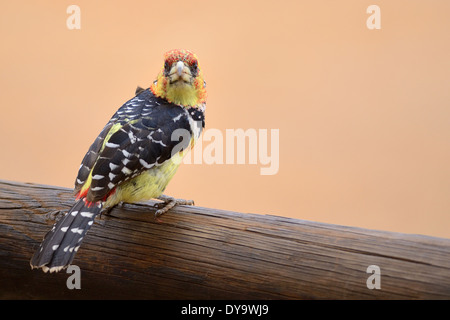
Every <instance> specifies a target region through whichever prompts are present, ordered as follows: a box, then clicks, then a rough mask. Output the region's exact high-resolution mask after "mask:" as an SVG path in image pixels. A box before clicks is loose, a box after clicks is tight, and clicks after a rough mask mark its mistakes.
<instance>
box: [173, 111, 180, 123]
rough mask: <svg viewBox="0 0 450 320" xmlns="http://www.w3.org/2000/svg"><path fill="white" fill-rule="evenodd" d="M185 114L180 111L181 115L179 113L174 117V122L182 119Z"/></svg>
mask: <svg viewBox="0 0 450 320" xmlns="http://www.w3.org/2000/svg"><path fill="white" fill-rule="evenodd" d="M182 116H183V114H182V113H180V114H179V115H177V116H176V117H174V118H173V119H172V120H173V122H177V121H178V120H180V119H181V117H182Z"/></svg>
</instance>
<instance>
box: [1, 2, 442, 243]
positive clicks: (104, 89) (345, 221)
mask: <svg viewBox="0 0 450 320" xmlns="http://www.w3.org/2000/svg"><path fill="white" fill-rule="evenodd" d="M70 4H76V5H78V6H80V8H81V30H69V29H68V28H67V27H66V19H67V18H68V16H69V15H68V14H67V13H66V9H67V7H68V6H69V5H70ZM371 4H377V5H378V6H380V8H381V30H369V29H368V28H367V27H366V19H367V18H368V16H369V14H367V13H366V8H367V7H368V6H369V5H371ZM449 12H450V2H449V1H441V0H433V1H431V0H430V1H422V0H420V1H412V0H408V1H406V0H405V1H399V0H395V1H379V0H377V1H375V0H373V1H372V0H371V1H363V0H354V1H348V0H344V1H331V0H329V1H325V0H318V1H280V0H278V1H261V0H260V1H226V2H225V1H221V2H218V1H195V0H191V1H170V2H166V1H148V0H147V1H132V0H130V1H120V2H119V1H117V2H115V1H81V0H75V1H2V3H1V4H0V32H1V34H0V36H1V42H2V50H1V52H0V88H1V95H0V106H1V111H2V112H1V119H0V133H1V137H2V139H1V160H0V161H1V163H0V178H1V179H7V180H16V181H26V182H37V183H42V184H50V185H59V186H65V187H72V186H73V182H74V179H75V176H76V173H77V170H78V167H79V164H80V162H81V160H82V158H83V156H84V154H85V152H86V151H87V149H88V147H89V146H90V144H91V143H92V142H93V140H94V139H95V137H96V136H97V134H98V133H99V132H100V130H101V129H102V128H103V126H104V125H105V123H106V122H107V121H108V120H109V118H110V117H111V116H112V114H113V113H114V112H115V111H116V109H117V108H119V107H120V106H121V105H122V103H124V102H125V101H127V100H128V99H129V98H131V97H132V96H133V93H134V90H135V87H136V86H137V85H140V86H143V87H148V86H149V85H150V83H151V81H153V80H154V78H155V77H156V74H157V73H158V71H159V69H160V68H161V66H162V63H163V61H162V56H163V53H164V52H165V51H167V50H170V49H173V48H186V49H190V50H192V51H194V52H196V53H197V55H198V57H199V60H200V64H201V67H202V69H203V72H204V75H205V79H206V81H207V88H208V105H207V118H206V120H207V127H208V128H216V129H219V130H221V131H222V132H223V133H225V130H226V129H237V128H243V129H248V128H255V129H279V130H280V158H279V165H280V167H279V172H278V174H277V175H274V176H262V175H260V167H261V166H260V165H237V164H235V165H206V164H203V165H182V166H181V167H180V169H179V171H178V173H177V175H176V176H175V178H174V179H173V180H172V182H171V184H170V185H169V187H168V188H167V190H166V191H167V192H166V193H167V194H170V195H173V196H176V197H183V198H187V199H195V201H196V204H197V205H200V206H205V207H214V208H221V209H228V210H235V211H240V212H253V213H266V214H275V215H281V216H288V217H295V218H300V219H305V220H312V221H320V222H326V223H334V224H341V225H349V226H359V227H365V228H371V229H381V230H389V231H398V232H406V233H419V234H426V235H434V236H440V237H447V238H448V237H450V223H449V213H450V165H449V163H450V104H449V102H450V96H449V95H450V90H449V84H450V59H449V56H450V50H449V46H450V32H449V30H450V20H449V18H448V15H449ZM203 147H205V143H204V145H203Z"/></svg>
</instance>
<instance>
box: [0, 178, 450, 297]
mask: <svg viewBox="0 0 450 320" xmlns="http://www.w3.org/2000/svg"><path fill="white" fill-rule="evenodd" d="M72 201H73V196H72V192H71V190H69V189H66V188H60V187H53V186H43V185H35V184H24V183H17V182H9V181H1V180H0V298H2V299H15V298H21V299H28V298H33V299H40V298H58V299H64V298H82V299H92V298H93V299H95V298H99V299H116V298H121V299H449V298H450V240H449V239H441V238H434V237H428V236H419V235H408V234H400V233H392V232H383V231H374V230H367V229H361V228H353V227H344V226H336V225H329V224H323V223H316V222H309V221H303V220H297V219H290V218H283V217H277V216H269V215H259V214H244V213H237V212H229V211H221V210H216V209H208V208H201V207H188V206H180V207H177V208H175V209H173V210H172V211H171V212H169V213H167V214H166V215H164V216H163V217H162V222H157V221H155V219H154V211H155V209H154V208H152V207H151V206H149V204H151V202H149V203H147V204H137V205H129V204H126V205H124V206H122V207H117V208H114V209H113V210H112V212H111V214H110V215H109V216H105V215H104V216H102V217H101V219H100V220H99V221H98V223H95V224H94V225H93V227H92V229H91V230H90V231H89V233H88V235H87V237H86V239H85V241H84V242H83V245H82V246H81V248H80V250H79V251H78V254H77V256H76V258H75V260H74V262H73V264H74V265H77V266H79V267H80V269H81V290H76V289H73V290H69V289H68V288H67V286H66V281H67V279H68V277H69V276H70V275H71V274H68V273H66V272H65V271H62V272H60V273H58V274H44V273H43V272H42V271H40V270H31V269H30V266H29V260H30V258H31V256H32V254H33V252H34V250H35V249H36V248H37V247H38V245H39V243H40V241H41V240H42V237H43V236H44V234H45V233H46V232H47V231H48V230H49V229H50V228H51V225H52V224H53V222H54V221H52V220H50V219H48V217H49V215H48V214H49V213H50V212H52V211H54V210H67V209H69V207H70V205H71V204H72ZM370 265H377V266H379V267H380V270H381V276H380V280H381V289H379V290H377V289H372V290H370V289H368V288H367V285H366V280H367V278H368V277H369V276H370V275H371V274H368V273H366V269H367V267H368V266H370Z"/></svg>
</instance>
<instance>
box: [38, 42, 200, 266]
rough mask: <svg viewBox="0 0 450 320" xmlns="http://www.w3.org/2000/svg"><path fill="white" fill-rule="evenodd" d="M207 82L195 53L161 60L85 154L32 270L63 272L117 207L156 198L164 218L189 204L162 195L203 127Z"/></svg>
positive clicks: (173, 54) (178, 53) (173, 53)
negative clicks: (67, 203)
mask: <svg viewBox="0 0 450 320" xmlns="http://www.w3.org/2000/svg"><path fill="white" fill-rule="evenodd" d="M206 97H207V93H206V82H205V80H204V78H203V73H202V70H201V69H200V66H199V63H198V58H197V55H196V54H195V53H193V52H192V51H190V50H185V49H174V50H170V51H168V52H166V53H165V54H164V64H163V66H162V68H161V70H160V72H159V73H158V75H157V77H156V80H155V81H153V82H152V83H151V85H150V86H149V87H148V88H146V89H144V88H141V87H137V89H136V91H135V96H134V97H133V98H132V99H130V100H128V101H127V102H125V103H124V104H123V105H122V106H121V107H120V108H119V109H118V110H117V111H116V112H115V113H114V115H113V116H112V117H111V119H110V120H109V121H108V122H107V124H106V125H105V126H104V128H103V129H102V130H101V132H100V134H99V135H98V136H97V138H96V139H95V140H94V142H93V143H92V145H91V146H90V148H89V149H88V151H87V153H86V155H85V156H84V158H83V160H82V162H81V165H80V167H79V170H78V174H77V177H76V179H75V188H74V195H75V201H74V204H73V206H72V207H71V208H70V209H69V210H68V211H67V212H66V213H65V215H64V216H63V217H62V218H61V219H59V220H58V221H57V222H56V223H55V224H54V225H53V227H52V229H51V230H50V231H48V232H47V234H46V235H45V236H44V238H43V240H42V242H41V244H40V245H39V247H38V249H37V250H36V251H35V253H34V255H33V256H32V258H31V260H30V265H31V268H32V269H34V268H37V269H42V270H43V271H44V272H50V273H52V272H58V271H60V270H63V269H65V268H67V267H68V266H69V265H70V264H71V263H72V261H73V259H74V257H75V255H76V252H77V251H78V249H79V248H80V245H81V243H82V241H83V239H84V237H85V236H86V233H87V232H88V230H89V228H90V227H91V226H92V224H93V223H94V219H95V218H96V216H98V215H99V214H101V213H103V212H106V213H107V212H109V211H110V210H111V209H112V208H113V207H114V206H116V205H118V204H119V203H135V202H139V201H144V200H149V199H158V200H161V201H162V203H161V204H162V207H161V208H160V209H159V210H157V211H156V213H155V215H156V217H159V216H161V215H162V214H164V213H166V212H167V211H168V210H170V209H171V208H173V207H174V206H176V205H193V204H194V203H193V201H192V200H184V199H176V198H174V197H171V196H168V195H165V194H164V193H163V192H164V190H165V188H166V186H167V185H168V183H169V181H170V180H171V179H172V177H173V176H174V174H175V172H176V171H177V168H178V166H179V165H180V162H181V160H182V158H183V156H184V155H185V154H186V153H187V152H188V151H189V150H190V149H191V148H193V147H194V145H195V143H196V141H197V140H198V139H199V138H200V136H201V133H202V130H203V129H204V127H205V109H206Z"/></svg>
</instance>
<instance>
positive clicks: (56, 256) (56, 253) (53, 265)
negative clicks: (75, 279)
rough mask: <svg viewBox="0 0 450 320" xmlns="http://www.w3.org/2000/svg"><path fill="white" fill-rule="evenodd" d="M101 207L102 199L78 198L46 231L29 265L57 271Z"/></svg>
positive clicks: (76, 249) (72, 255)
mask: <svg viewBox="0 0 450 320" xmlns="http://www.w3.org/2000/svg"><path fill="white" fill-rule="evenodd" d="M101 209H102V202H101V201H99V202H96V203H89V202H87V201H86V198H83V199H79V200H78V201H77V202H76V203H75V204H74V205H73V207H72V208H71V209H70V210H69V212H67V213H66V215H65V216H64V217H62V218H61V219H60V220H59V221H58V222H56V223H55V225H54V226H53V228H52V229H51V230H50V231H49V232H48V233H47V234H46V235H45V237H44V240H43V241H42V243H41V245H40V246H39V248H38V250H37V251H36V253H35V254H34V256H33V257H32V258H31V261H30V265H31V267H32V268H42V270H43V271H44V272H47V271H50V272H58V271H60V270H61V269H64V268H65V267H67V266H68V265H69V264H70V263H71V262H72V260H73V258H74V257H75V254H76V252H77V251H78V248H79V247H80V244H81V241H83V238H84V236H85V235H86V232H87V231H88V230H89V228H90V227H91V225H92V224H93V223H94V219H95V216H96V215H97V214H99V213H100V211H101Z"/></svg>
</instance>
